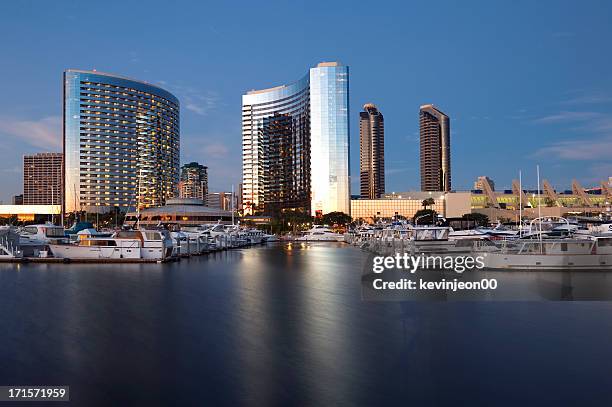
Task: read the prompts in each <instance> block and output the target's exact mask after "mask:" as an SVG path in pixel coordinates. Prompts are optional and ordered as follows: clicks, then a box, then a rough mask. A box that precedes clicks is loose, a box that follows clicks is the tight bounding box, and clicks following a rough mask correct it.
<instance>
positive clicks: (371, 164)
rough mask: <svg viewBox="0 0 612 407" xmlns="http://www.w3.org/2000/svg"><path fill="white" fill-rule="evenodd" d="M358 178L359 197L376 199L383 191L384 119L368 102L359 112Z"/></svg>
mask: <svg viewBox="0 0 612 407" xmlns="http://www.w3.org/2000/svg"><path fill="white" fill-rule="evenodd" d="M359 178H360V186H361V197H362V198H364V199H378V198H380V197H381V196H382V195H384V193H385V120H384V118H383V115H382V113H381V112H380V111H379V110H378V108H377V107H376V106H375V105H373V104H371V103H368V104H366V105H364V106H363V112H360V113H359Z"/></svg>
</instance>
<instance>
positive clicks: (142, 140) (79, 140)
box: [63, 69, 179, 213]
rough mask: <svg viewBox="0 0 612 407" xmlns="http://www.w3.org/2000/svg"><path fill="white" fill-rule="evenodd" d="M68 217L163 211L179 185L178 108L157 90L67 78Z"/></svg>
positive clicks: (119, 81) (75, 73)
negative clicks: (157, 208)
mask: <svg viewBox="0 0 612 407" xmlns="http://www.w3.org/2000/svg"><path fill="white" fill-rule="evenodd" d="M63 125H64V174H65V184H64V194H65V195H64V211H65V212H73V211H78V210H83V211H87V212H96V213H104V212H108V211H109V210H110V209H111V208H113V207H118V208H119V209H120V210H122V211H127V210H128V209H129V208H135V207H136V206H138V207H140V208H147V207H154V206H160V205H163V204H164V203H165V202H166V199H168V198H171V197H174V196H175V195H176V194H177V188H178V182H179V101H178V99H177V98H176V97H175V96H174V95H172V94H171V93H169V92H167V91H166V90H164V89H161V88H159V87H157V86H153V85H151V84H148V83H145V82H141V81H136V80H132V79H128V78H124V77H121V76H116V75H110V74H106V73H101V72H96V71H80V70H72V69H70V70H67V71H65V72H64V123H63Z"/></svg>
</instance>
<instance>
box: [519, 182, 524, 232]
mask: <svg viewBox="0 0 612 407" xmlns="http://www.w3.org/2000/svg"><path fill="white" fill-rule="evenodd" d="M522 236H523V172H522V171H521V170H519V237H522Z"/></svg>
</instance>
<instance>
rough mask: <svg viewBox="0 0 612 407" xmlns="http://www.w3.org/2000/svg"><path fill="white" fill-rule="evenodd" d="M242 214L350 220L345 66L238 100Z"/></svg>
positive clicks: (321, 68) (331, 65)
mask: <svg viewBox="0 0 612 407" xmlns="http://www.w3.org/2000/svg"><path fill="white" fill-rule="evenodd" d="M242 144H243V200H242V202H243V209H244V212H245V214H256V213H265V214H273V213H276V212H279V211H286V210H303V211H305V212H310V213H312V214H324V213H329V212H333V211H341V212H345V213H347V214H348V213H349V211H350V190H349V165H348V162H349V156H348V154H349V149H348V146H349V126H348V67H346V66H342V65H340V64H338V63H336V62H324V63H321V64H319V65H318V66H317V67H316V68H312V69H311V70H310V72H309V73H308V74H307V75H306V76H304V77H303V78H302V79H300V80H299V81H297V82H294V83H292V84H289V85H282V86H278V87H275V88H270V89H263V90H253V91H250V92H247V93H246V94H245V95H243V96H242Z"/></svg>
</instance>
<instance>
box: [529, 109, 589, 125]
mask: <svg viewBox="0 0 612 407" xmlns="http://www.w3.org/2000/svg"><path fill="white" fill-rule="evenodd" d="M599 116H600V113H597V112H571V111H563V112H559V113H555V114H551V115H548V116H543V117H539V118H537V119H534V120H533V122H534V123H559V122H576V121H584V120H589V119H593V118H596V117H599Z"/></svg>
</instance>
